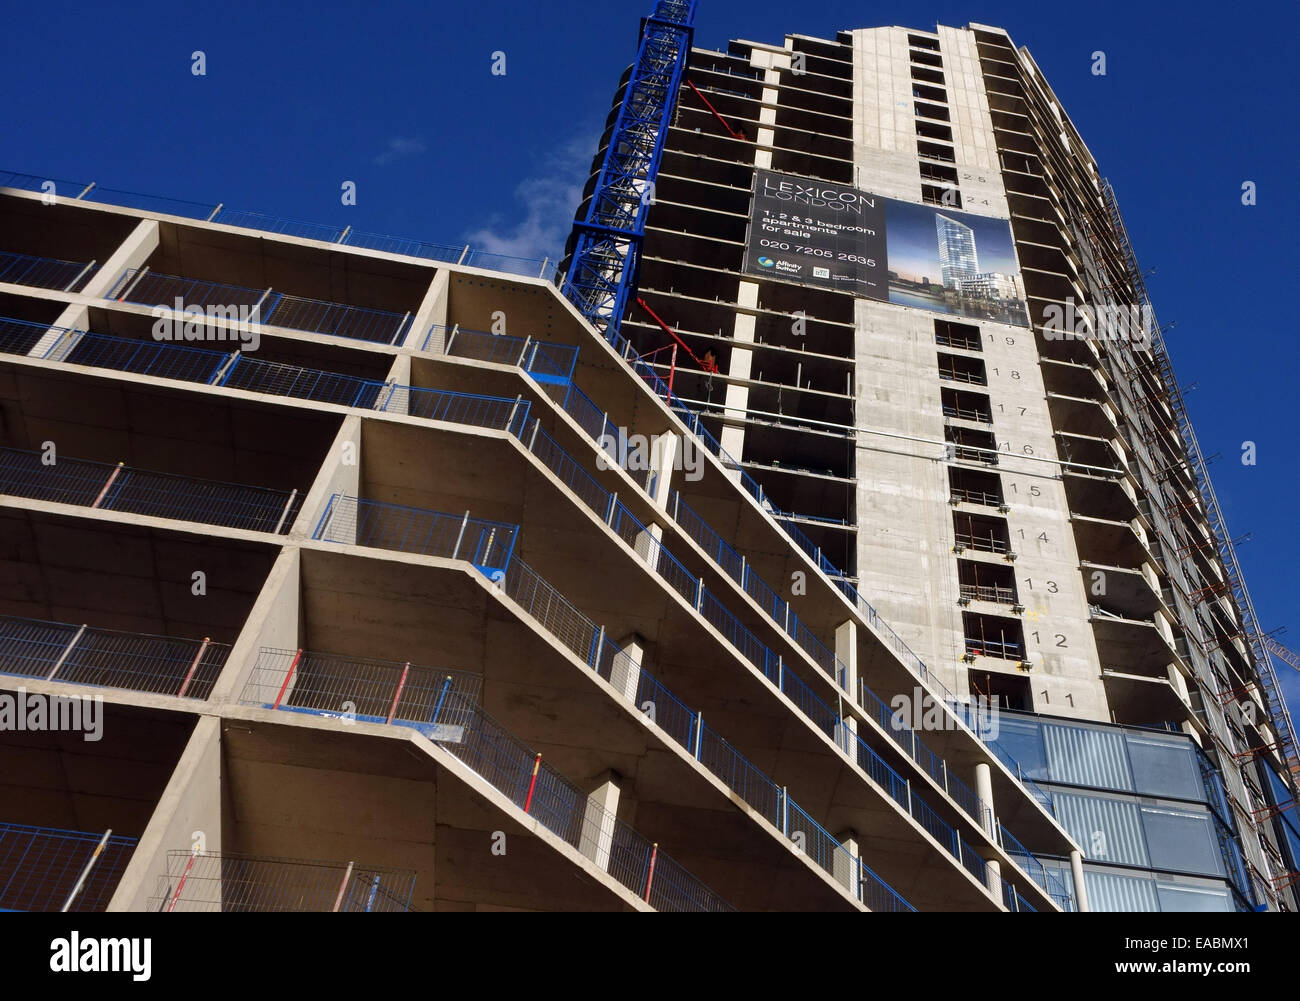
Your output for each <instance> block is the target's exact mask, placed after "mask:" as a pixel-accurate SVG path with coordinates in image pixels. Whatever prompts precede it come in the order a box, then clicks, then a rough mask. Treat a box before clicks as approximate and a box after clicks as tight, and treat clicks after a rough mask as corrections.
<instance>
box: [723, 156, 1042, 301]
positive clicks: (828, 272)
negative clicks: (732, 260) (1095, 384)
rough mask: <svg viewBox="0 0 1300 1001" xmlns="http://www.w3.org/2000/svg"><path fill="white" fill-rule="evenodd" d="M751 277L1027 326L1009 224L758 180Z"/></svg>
mask: <svg viewBox="0 0 1300 1001" xmlns="http://www.w3.org/2000/svg"><path fill="white" fill-rule="evenodd" d="M755 174H756V176H755V181H754V198H753V201H752V203H751V209H750V223H749V238H748V240H747V241H746V246H745V268H744V270H745V272H746V273H747V274H751V275H756V276H760V277H763V278H777V279H782V280H784V281H791V282H796V283H798V284H801V285H811V286H815V287H819V288H828V289H834V290H836V291H839V292H851V293H852V294H854V295H859V296H864V297H866V298H869V299H878V300H880V301H881V302H892V303H895V304H897V305H900V306H915V307H917V308H920V309H931V310H935V311H936V312H940V313H948V314H951V315H954V316H961V317H965V318H967V319H971V320H976V321H978V320H986V321H990V322H995V323H1010V324H1015V325H1016V326H1022V327H1023V326H1028V313H1027V310H1026V304H1025V292H1024V284H1023V282H1022V281H1021V278H1020V269H1019V266H1018V265H1017V263H1016V256H1015V251H1014V249H1013V245H1012V241H1011V224H1010V223H1009V222H1007V220H1005V219H991V218H989V217H987V216H979V215H972V214H971V213H969V212H958V211H956V210H954V209H949V208H946V207H943V206H936V205H918V204H915V203H913V202H904V201H899V200H897V199H894V198H884V197H881V196H880V195H875V194H872V193H871V192H868V191H861V190H859V189H857V188H852V187H847V186H844V185H837V184H830V183H827V182H825V181H817V180H812V179H809V178H801V177H794V176H792V175H789V174H780V173H777V172H775V171H770V170H758V171H756V172H755Z"/></svg>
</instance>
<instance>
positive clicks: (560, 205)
mask: <svg viewBox="0 0 1300 1001" xmlns="http://www.w3.org/2000/svg"><path fill="white" fill-rule="evenodd" d="M595 152H596V137H595V136H594V135H582V136H580V137H577V136H576V137H574V138H572V139H570V140H569V141H568V142H565V143H563V144H562V145H560V146H559V147H558V148H557V149H555V150H553V151H551V152H550V153H548V154H546V155H545V156H544V157H542V159H541V160H540V162H539V163H538V166H537V170H536V172H535V173H534V174H533V175H532V176H530V177H526V178H525V179H524V180H523V181H521V182H520V183H519V186H518V187H516V188H515V200H516V201H518V202H520V203H522V206H523V209H524V212H523V215H522V218H519V217H517V218H518V221H517V222H515V223H514V224H513V225H510V224H509V222H508V221H503V220H502V218H501V217H500V216H499V215H496V216H493V217H492V218H491V219H489V220H488V221H487V223H486V224H485V225H483V226H481V227H479V228H478V229H476V230H474V231H473V232H470V233H466V234H465V242H466V243H468V244H469V245H470V248H471V249H473V250H482V251H487V252H488V253H491V254H504V255H506V256H508V257H527V258H533V259H538V258H542V257H548V258H550V259H551V260H552V261H554V260H557V259H558V258H559V257H560V256H561V255H562V254H563V253H564V241H565V240H566V239H568V236H569V231H570V230H571V229H572V228H573V214H574V212H575V211H576V210H577V208H578V203H579V202H580V201H581V200H582V186H583V185H584V184H586V182H587V175H588V173H590V171H591V158H592V156H593V155H594V154H595Z"/></svg>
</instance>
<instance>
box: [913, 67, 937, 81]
mask: <svg viewBox="0 0 1300 1001" xmlns="http://www.w3.org/2000/svg"><path fill="white" fill-rule="evenodd" d="M912 79H913V80H924V81H925V82H926V83H937V84H942V83H944V82H945V81H944V79H943V73H941V72H940V71H939V70H928V69H925V68H923V67H921V66H913V67H912Z"/></svg>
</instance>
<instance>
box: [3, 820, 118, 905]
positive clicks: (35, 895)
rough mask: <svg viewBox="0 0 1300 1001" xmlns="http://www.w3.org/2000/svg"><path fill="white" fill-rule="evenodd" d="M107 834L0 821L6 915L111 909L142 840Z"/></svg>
mask: <svg viewBox="0 0 1300 1001" xmlns="http://www.w3.org/2000/svg"><path fill="white" fill-rule="evenodd" d="M105 833H107V832H101V833H98V834H95V833H91V832H89V831H67V830H60V829H58V828H54V827H30V826H28V825H26V824H6V823H0V911H59V910H67V911H71V912H88V911H102V910H104V909H105V908H107V907H108V902H109V900H110V899H112V896H113V891H114V890H116V889H117V884H118V882H119V881H120V880H121V878H122V873H123V871H124V870H125V869H126V866H127V863H128V862H130V861H131V854H132V852H134V851H135V845H136V839H135V838H125V837H120V836H118V835H109V836H108V837H105ZM101 844H102V847H101ZM83 875H84V877H85V878H84V880H83V879H82V877H83Z"/></svg>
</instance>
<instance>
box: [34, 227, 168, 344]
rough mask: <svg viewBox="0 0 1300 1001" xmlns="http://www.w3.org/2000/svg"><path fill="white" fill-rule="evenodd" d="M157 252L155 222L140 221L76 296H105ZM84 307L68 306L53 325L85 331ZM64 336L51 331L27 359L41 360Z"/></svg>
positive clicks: (86, 322)
mask: <svg viewBox="0 0 1300 1001" xmlns="http://www.w3.org/2000/svg"><path fill="white" fill-rule="evenodd" d="M157 249H158V222H157V220H154V219H144V220H141V222H140V224H139V225H138V226H136V228H135V229H133V230H132V231H131V235H130V236H128V237H127V238H126V239H125V240H123V241H122V242H121V243H120V244H119V245H118V248H117V250H115V251H113V253H112V255H111V256H110V257H109V259H108V260H107V261H104V262H103V264H101V265H100V267H99V270H98V271H96V272H95V273H94V274H93V275H92V276H91V278H90V281H88V282H86V287H85V288H84V289H82V290H81V291H80V292H79V293H78V295H81V296H87V297H89V298H91V299H102V298H104V297H105V296H106V295H108V293H109V290H110V289H112V287H113V285H114V284H115V283H116V282H117V280H118V279H119V278H121V277H122V274H123V273H124V272H125V271H126V270H127V268H139V267H143V266H144V262H145V261H147V260H148V259H149V255H150V254H152V253H153V252H154V251H155V250H157ZM87 316H88V314H87V312H86V307H85V306H82V305H79V304H78V303H75V302H74V303H69V304H68V305H67V306H66V307H64V309H63V311H62V312H61V313H60V314H59V315H58V318H57V319H55V321H54V323H53V324H52V326H55V327H62V328H64V329H67V330H85V329H86V327H87V326H88V325H89V321H88V319H87ZM62 336H63V335H62V334H60V333H56V332H54V331H50V332H49V333H47V334H46V335H45V336H44V337H42V338H41V339H40V340H38V341H37V342H36V343H35V344H33V345H32V349H31V350H30V351H28V352H27V355H28V357H30V358H41V357H43V356H44V355H45V353H46V352H47V351H49V350H50V348H52V347H53V346H54V345H55V343H56V342H57V341H58V340H59V338H60V337H62Z"/></svg>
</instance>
